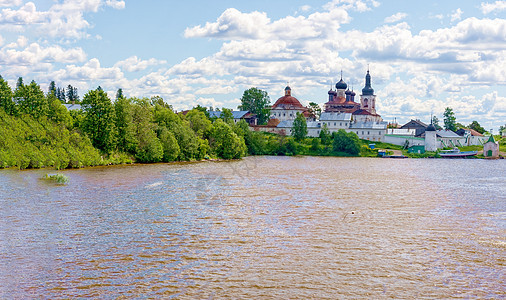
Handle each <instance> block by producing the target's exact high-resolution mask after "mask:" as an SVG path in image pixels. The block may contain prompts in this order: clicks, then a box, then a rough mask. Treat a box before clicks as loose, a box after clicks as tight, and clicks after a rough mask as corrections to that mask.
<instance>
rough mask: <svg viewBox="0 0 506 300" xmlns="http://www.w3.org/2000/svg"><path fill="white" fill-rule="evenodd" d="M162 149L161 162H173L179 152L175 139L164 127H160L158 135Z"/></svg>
mask: <svg viewBox="0 0 506 300" xmlns="http://www.w3.org/2000/svg"><path fill="white" fill-rule="evenodd" d="M159 139H160V142H161V143H162V147H163V161H165V162H169V161H174V160H176V159H177V157H178V156H179V153H180V152H181V150H180V148H179V144H178V143H177V140H176V137H175V136H174V134H173V133H172V132H170V131H169V130H168V129H167V128H166V127H162V129H161V130H160V135H159Z"/></svg>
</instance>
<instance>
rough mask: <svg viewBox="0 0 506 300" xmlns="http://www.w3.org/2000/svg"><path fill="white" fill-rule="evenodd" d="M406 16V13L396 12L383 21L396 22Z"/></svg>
mask: <svg viewBox="0 0 506 300" xmlns="http://www.w3.org/2000/svg"><path fill="white" fill-rule="evenodd" d="M407 16H408V14H406V13H402V12H398V13H396V14H394V15H391V16H390V17H386V18H385V23H396V22H399V21H401V20H403V19H404V18H406V17H407Z"/></svg>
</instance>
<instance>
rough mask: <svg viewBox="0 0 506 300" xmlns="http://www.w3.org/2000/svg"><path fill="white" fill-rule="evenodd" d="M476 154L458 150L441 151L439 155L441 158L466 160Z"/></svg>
mask: <svg viewBox="0 0 506 300" xmlns="http://www.w3.org/2000/svg"><path fill="white" fill-rule="evenodd" d="M476 154H478V151H460V150H459V148H453V149H451V150H441V151H440V152H439V155H440V156H441V157H443V158H466V157H469V156H474V155H476Z"/></svg>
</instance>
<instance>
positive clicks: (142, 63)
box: [114, 56, 167, 72]
mask: <svg viewBox="0 0 506 300" xmlns="http://www.w3.org/2000/svg"><path fill="white" fill-rule="evenodd" d="M165 63H167V62H166V61H164V60H157V59H154V58H150V59H148V60H142V59H140V58H138V57H137V56H131V57H129V58H127V59H125V60H122V61H118V62H117V63H116V64H114V66H115V67H118V68H121V69H122V70H124V71H126V72H138V71H143V70H145V69H146V68H148V67H150V66H157V65H161V64H165Z"/></svg>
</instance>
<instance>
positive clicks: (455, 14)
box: [450, 8, 463, 22]
mask: <svg viewBox="0 0 506 300" xmlns="http://www.w3.org/2000/svg"><path fill="white" fill-rule="evenodd" d="M462 13H463V11H462V10H461V9H460V8H457V10H455V11H454V12H453V13H452V14H451V15H450V18H451V21H452V22H455V21H458V20H460V19H462Z"/></svg>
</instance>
